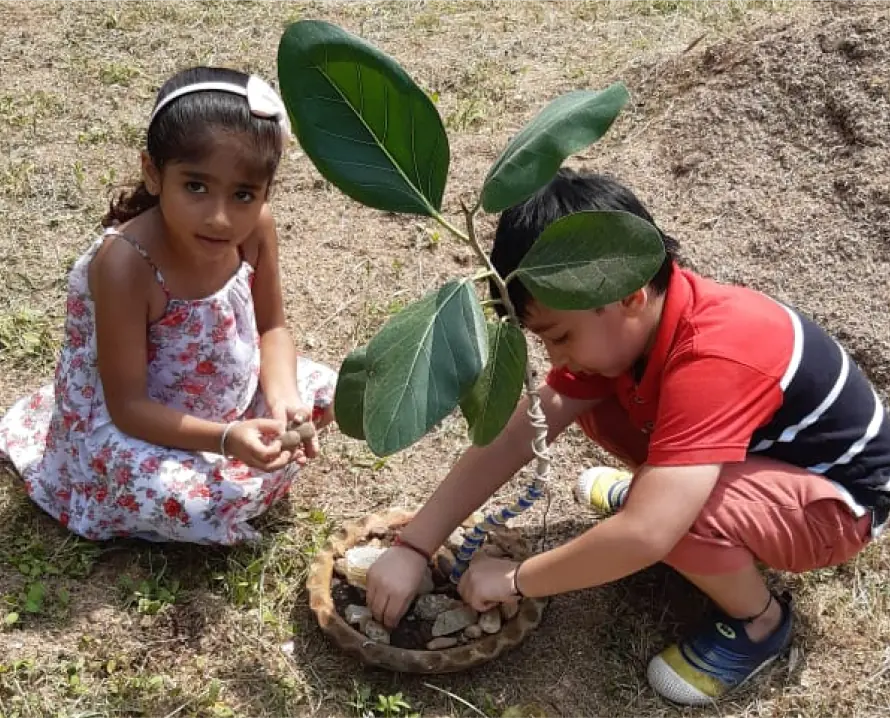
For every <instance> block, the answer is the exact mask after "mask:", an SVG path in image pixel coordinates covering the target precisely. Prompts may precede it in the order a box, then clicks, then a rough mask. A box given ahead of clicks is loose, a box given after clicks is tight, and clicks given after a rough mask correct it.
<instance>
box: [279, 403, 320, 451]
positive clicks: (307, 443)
mask: <svg viewBox="0 0 890 718" xmlns="http://www.w3.org/2000/svg"><path fill="white" fill-rule="evenodd" d="M269 409H270V411H271V413H272V418H273V419H275V420H276V421H281V422H283V424H284V426H285V427H286V428H285V431H290V430H291V429H293V428H295V427H296V426H297V425H298V424H307V423H311V422H312V407H310V406H306V405H305V404H303V403H302V402H300V401H290V402H276V403H274V404H272V405H271V406H270V407H269ZM306 433H307V434H308V432H306ZM287 451H289V452H290V453H291V457H290V461H296V462H297V463H298V464H300V466H302V465H303V464H305V463H306V459H314V458H315V457H316V456H318V454H319V451H320V448H319V445H318V435H317V434H316V432H315V431H313V432H312V434H311V435H307V436H306V437H303V436H301V437H300V441H299V444H298V446H288V447H287Z"/></svg>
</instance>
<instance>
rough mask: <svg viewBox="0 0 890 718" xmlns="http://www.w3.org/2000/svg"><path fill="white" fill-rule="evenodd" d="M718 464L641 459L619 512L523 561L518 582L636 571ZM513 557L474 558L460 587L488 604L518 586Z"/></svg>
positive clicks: (676, 534)
mask: <svg viewBox="0 0 890 718" xmlns="http://www.w3.org/2000/svg"><path fill="white" fill-rule="evenodd" d="M720 469H721V464H700V465H696V466H659V467H651V466H643V467H641V469H640V470H639V471H638V472H637V474H636V476H635V477H634V479H633V491H631V492H630V495H629V496H628V499H627V503H626V504H625V506H624V508H623V509H622V510H621V512H619V513H617V514H615V515H614V516H611V517H610V518H608V519H606V520H605V521H603V522H602V523H600V524H598V525H597V526H594V527H593V528H592V529H590V530H588V531H587V532H585V533H584V534H582V535H581V536H579V537H577V538H576V539H574V540H572V541H570V542H568V543H566V544H564V545H562V546H559V547H557V548H555V549H552V550H550V551H547V552H546V553H542V554H538V555H537V556H533V557H532V558H530V559H528V560H527V561H525V562H524V563H523V564H522V568H521V571H520V572H519V575H518V577H517V578H518V585H519V588H520V590H521V591H522V593H523V594H524V595H526V596H533V597H537V596H551V595H555V594H558V593H565V592H567V591H574V590H577V589H581V588H590V587H592V586H599V585H602V584H604V583H610V582H612V581H617V580H618V579H620V578H623V577H625V576H628V575H630V574H632V573H636V572H637V571H640V570H642V569H644V568H646V567H648V566H650V565H652V564H654V563H656V562H658V561H660V560H662V559H663V558H664V557H665V556H667V555H668V553H670V551H671V549H672V548H673V547H674V546H675V545H676V544H677V542H678V541H680V539H681V538H682V537H683V536H684V535H685V534H686V532H687V531H688V530H689V528H690V527H691V526H692V524H693V523H694V522H695V519H696V517H697V516H698V515H699V513H700V512H701V510H702V508H703V507H704V505H705V503H706V502H707V500H708V496H709V495H710V493H711V491H712V490H713V488H714V486H715V484H716V483H717V479H718V477H719V475H720ZM516 569H517V566H516V564H515V563H513V562H506V561H497V562H495V561H487V562H484V563H483V562H482V561H480V563H479V564H478V565H475V566H472V567H471V568H470V569H469V570H468V571H467V573H466V574H465V576H464V579H463V580H462V582H461V586H460V590H461V594H462V595H463V597H464V600H466V601H467V602H468V603H470V604H472V605H473V606H474V607H476V608H480V609H484V608H488V607H489V606H490V605H491V604H492V603H497V602H500V601H503V600H506V599H508V598H510V597H511V596H512V595H514V593H513V578H514V576H513V573H514V572H515V571H516Z"/></svg>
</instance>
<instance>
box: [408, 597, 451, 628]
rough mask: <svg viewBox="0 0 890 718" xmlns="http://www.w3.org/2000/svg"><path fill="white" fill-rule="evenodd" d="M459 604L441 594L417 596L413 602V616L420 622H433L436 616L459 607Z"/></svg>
mask: <svg viewBox="0 0 890 718" xmlns="http://www.w3.org/2000/svg"><path fill="white" fill-rule="evenodd" d="M459 605H460V602H459V601H455V600H454V599H453V598H451V596H446V595H444V594H442V593H428V594H425V595H423V596H418V597H417V601H415V602H414V615H415V616H417V617H418V618H419V619H421V620H422V621H435V620H436V616H438V615H439V614H440V613H444V612H445V611H447V610H449V609H451V608H455V607H456V606H459Z"/></svg>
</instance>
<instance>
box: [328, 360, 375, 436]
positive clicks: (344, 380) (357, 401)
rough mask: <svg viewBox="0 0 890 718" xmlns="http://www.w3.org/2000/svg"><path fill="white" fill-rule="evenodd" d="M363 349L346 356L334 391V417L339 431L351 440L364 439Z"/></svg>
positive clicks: (366, 381)
mask: <svg viewBox="0 0 890 718" xmlns="http://www.w3.org/2000/svg"><path fill="white" fill-rule="evenodd" d="M366 362H367V357H366V349H365V347H359V348H358V349H354V350H353V351H351V352H350V353H349V354H347V355H346V359H344V360H343V363H342V364H341V365H340V372H339V373H338V375H337V388H336V390H335V391H334V416H335V417H336V419H337V426H339V427H340V431H341V432H343V433H344V434H346V436H351V437H352V438H353V439H364V438H365V427H364V410H365V386H366V385H367V383H368V371H367V366H366Z"/></svg>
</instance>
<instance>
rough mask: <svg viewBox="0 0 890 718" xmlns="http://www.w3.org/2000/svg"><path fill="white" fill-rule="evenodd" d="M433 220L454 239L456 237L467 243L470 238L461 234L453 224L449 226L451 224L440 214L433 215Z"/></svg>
mask: <svg viewBox="0 0 890 718" xmlns="http://www.w3.org/2000/svg"><path fill="white" fill-rule="evenodd" d="M461 205H463V202H461ZM433 219H434V220H436V221H437V222H438V223H439V224H441V225H442V226H443V227H444V228H445V229H447V230H448V231H449V232H451V234H453V235H454V236H455V237H457V238H458V239H462V240H463V241H464V242H467V243H469V241H470V238H469V237H468V236H467V235H466V234H464V233H463V232H461V231H460V230H459V229H458V228H457V227H455V226H454V225H453V224H451V222H449V221H448V220H447V219H445V218H444V217H443V216H442V215H441V214H439V213H438V212H437V213H436V214H434V215H433Z"/></svg>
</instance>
